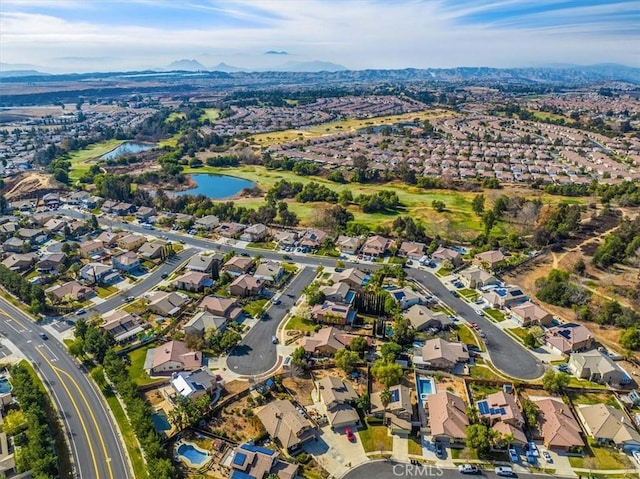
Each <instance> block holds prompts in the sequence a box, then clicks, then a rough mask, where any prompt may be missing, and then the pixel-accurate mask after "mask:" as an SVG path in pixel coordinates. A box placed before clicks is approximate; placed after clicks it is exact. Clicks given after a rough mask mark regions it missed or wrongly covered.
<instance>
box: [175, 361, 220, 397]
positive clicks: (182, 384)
mask: <svg viewBox="0 0 640 479" xmlns="http://www.w3.org/2000/svg"><path fill="white" fill-rule="evenodd" d="M171 387H172V388H173V391H174V393H175V397H183V398H186V399H190V400H191V401H195V400H196V399H198V398H199V397H200V396H204V395H205V394H211V393H212V392H214V391H215V390H216V389H218V387H219V385H218V381H217V380H216V376H215V374H213V373H211V371H209V369H208V368H203V367H200V368H198V369H195V370H193V371H180V372H178V373H173V375H172V376H171Z"/></svg>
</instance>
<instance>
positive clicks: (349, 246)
mask: <svg viewBox="0 0 640 479" xmlns="http://www.w3.org/2000/svg"><path fill="white" fill-rule="evenodd" d="M364 240H365V237H364V236H345V235H340V236H338V239H336V249H337V250H338V251H340V253H342V254H357V253H358V250H359V249H360V246H362V243H364Z"/></svg>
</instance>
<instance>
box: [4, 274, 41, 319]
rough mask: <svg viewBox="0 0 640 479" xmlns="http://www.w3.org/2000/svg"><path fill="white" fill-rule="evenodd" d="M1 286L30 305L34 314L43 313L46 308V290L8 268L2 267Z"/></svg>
mask: <svg viewBox="0 0 640 479" xmlns="http://www.w3.org/2000/svg"><path fill="white" fill-rule="evenodd" d="M0 285H2V286H3V287H4V288H5V289H6V290H7V291H9V292H10V293H11V294H14V295H15V296H17V297H18V298H19V299H20V300H21V301H22V302H23V303H26V304H28V305H29V307H30V310H31V312H32V313H41V312H43V311H44V310H45V308H46V302H45V294H44V288H43V287H42V286H39V285H37V284H32V283H30V282H29V280H28V279H27V278H25V277H24V276H22V275H21V274H20V273H17V272H16V271H13V270H10V269H9V268H7V267H6V266H3V265H0Z"/></svg>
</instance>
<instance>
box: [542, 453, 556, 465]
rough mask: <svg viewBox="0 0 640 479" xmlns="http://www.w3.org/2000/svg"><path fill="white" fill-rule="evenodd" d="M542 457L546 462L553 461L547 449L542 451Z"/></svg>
mask: <svg viewBox="0 0 640 479" xmlns="http://www.w3.org/2000/svg"><path fill="white" fill-rule="evenodd" d="M542 457H544V460H545V461H547V462H548V463H552V462H553V459H551V454H549V451H544V452H543V453H542Z"/></svg>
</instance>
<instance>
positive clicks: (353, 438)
mask: <svg viewBox="0 0 640 479" xmlns="http://www.w3.org/2000/svg"><path fill="white" fill-rule="evenodd" d="M344 433H345V434H346V435H347V439H348V440H349V442H356V436H355V435H354V434H353V431H352V430H351V429H350V428H346V429H345V430H344Z"/></svg>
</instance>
